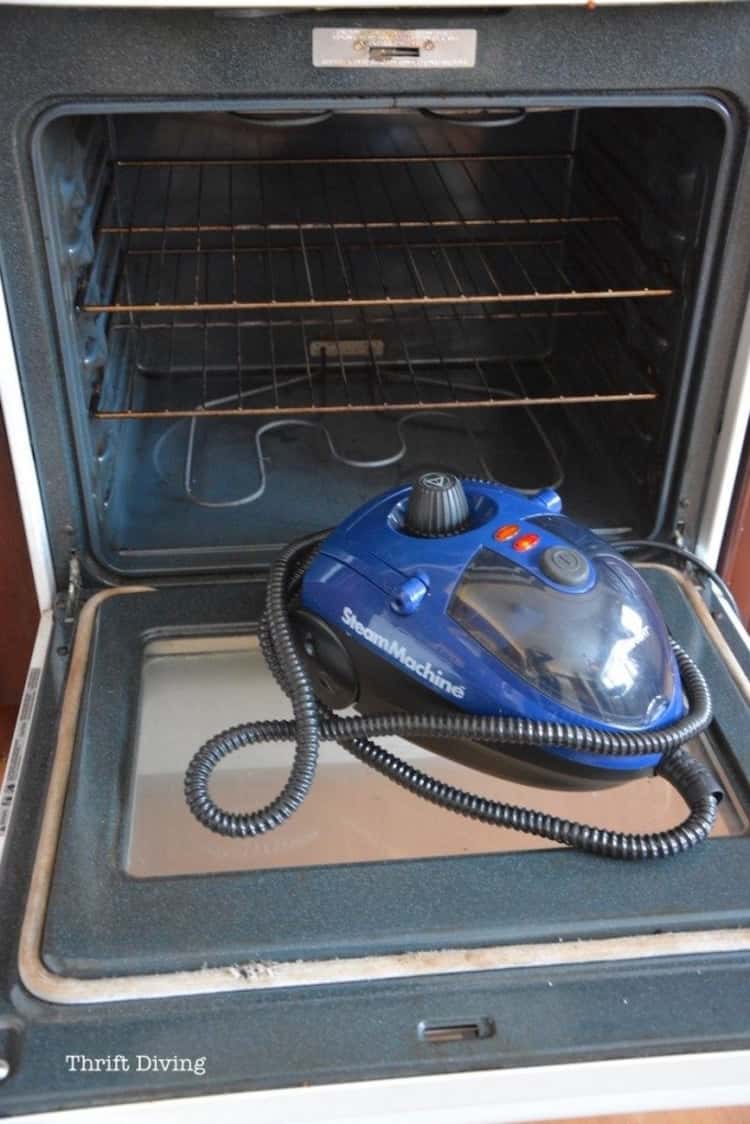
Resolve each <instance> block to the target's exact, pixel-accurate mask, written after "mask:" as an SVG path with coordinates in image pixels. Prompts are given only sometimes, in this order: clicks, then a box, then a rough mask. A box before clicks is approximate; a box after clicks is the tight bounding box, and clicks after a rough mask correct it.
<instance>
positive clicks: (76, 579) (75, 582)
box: [63, 551, 81, 625]
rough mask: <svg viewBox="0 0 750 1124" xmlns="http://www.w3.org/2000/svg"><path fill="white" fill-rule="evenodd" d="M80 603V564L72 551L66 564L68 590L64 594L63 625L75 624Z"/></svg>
mask: <svg viewBox="0 0 750 1124" xmlns="http://www.w3.org/2000/svg"><path fill="white" fill-rule="evenodd" d="M80 603H81V563H80V560H79V558H78V554H77V553H76V552H75V551H73V553H72V554H71V556H70V562H69V563H68V588H67V590H66V593H65V609H64V613H63V623H64V624H66V625H73V624H75V622H76V620H77V619H78V608H79V605H80Z"/></svg>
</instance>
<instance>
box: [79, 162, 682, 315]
mask: <svg viewBox="0 0 750 1124" xmlns="http://www.w3.org/2000/svg"><path fill="white" fill-rule="evenodd" d="M569 172H570V157H569V156H566V155H560V156H521V157H512V158H510V157H508V156H487V155H481V156H480V155H476V156H455V155H451V156H446V157H437V158H435V157H422V156H418V157H409V158H407V157H382V158H381V157H358V158H333V159H328V160H312V159H300V160H285V161H278V160H226V161H179V160H175V161H141V162H120V163H118V164H116V165H115V166H114V168H113V178H112V188H111V191H110V193H109V196H108V198H107V200H106V201H105V204H104V207H103V211H102V217H101V220H100V222H99V225H98V227H97V232H96V246H97V250H96V257H95V260H94V263H93V265H92V267H91V269H90V271H89V274H88V277H87V279H86V282H85V283H84V285H83V286H82V288H81V291H80V294H79V301H78V304H79V308H80V310H81V311H82V312H84V313H90V314H100V313H129V314H132V315H133V316H134V317H135V316H145V315H151V314H153V313H164V312H174V313H182V312H195V311H196V310H204V311H231V310H235V311H264V310H265V311H268V310H278V309H290V310H295V309H298V310H303V311H310V310H315V309H329V308H356V307H363V308H364V307H381V308H382V307H386V308H387V307H395V306H399V307H401V306H417V307H419V306H428V305H441V304H442V305H471V304H477V303H481V304H502V303H525V302H539V301H580V300H588V299H591V298H597V299H602V300H606V299H613V298H615V299H619V298H633V299H635V298H646V297H648V298H655V297H666V296H669V295H670V294H672V293H673V291H674V288H673V285H672V282H671V279H670V277H669V275H668V272H667V270H666V269H665V267H664V266H663V264H660V263H658V262H656V261H654V260H652V257H651V255H649V254H648V252H647V251H645V250H644V249H643V248H642V247H640V246H639V244H638V241H637V239H636V238H635V237H634V236H633V232H632V230H631V229H630V227H629V226H628V224H626V223H625V222H623V221H621V219H620V218H619V217H618V216H617V214H616V213H615V212H614V209H613V208H612V207H609V206H607V201H606V199H603V198H602V197H601V195H598V194H597V193H596V192H595V189H594V186H593V185H591V184H586V186H585V187H584V188H583V189H582V188H581V187H580V186H577V187H576V188H575V190H574V189H573V188H572V187H571V186H570V184H571V180H570V177H569ZM583 182H584V184H585V181H583Z"/></svg>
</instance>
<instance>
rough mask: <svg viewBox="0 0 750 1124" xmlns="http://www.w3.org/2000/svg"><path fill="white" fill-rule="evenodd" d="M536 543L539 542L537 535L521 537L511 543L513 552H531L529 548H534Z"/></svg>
mask: <svg viewBox="0 0 750 1124" xmlns="http://www.w3.org/2000/svg"><path fill="white" fill-rule="evenodd" d="M538 542H539V535H533V534H528V535H521V536H520V538H517V539H516V541H515V542H514V543H513V549H514V550H521V551H525V550H531V548H532V547H534V546H536V544H537V543H538Z"/></svg>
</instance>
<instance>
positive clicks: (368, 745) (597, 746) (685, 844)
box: [185, 532, 722, 859]
mask: <svg viewBox="0 0 750 1124" xmlns="http://www.w3.org/2000/svg"><path fill="white" fill-rule="evenodd" d="M325 535H326V532H322V533H319V534H316V535H311V536H308V537H307V538H305V539H301V540H299V541H298V542H296V543H293V544H291V545H290V546H288V547H287V548H286V549H285V550H284V551H283V553H282V554H281V555H280V557H279V559H278V560H277V562H276V563H275V565H274V566H273V568H272V570H271V575H270V579H269V583H268V589H267V595H266V607H265V612H264V615H263V618H262V620H261V623H260V633H259V635H260V643H261V648H262V651H263V654H264V656H265V659H266V662H267V663H268V666H269V668H270V669H271V671H272V673H273V675H274V678H275V679H276V681H277V683H278V684H279V686H280V687H281V688H282V690H283V691H284V692H285V694H286V695H288V697H289V699H290V701H291V703H292V708H293V711H294V719H292V720H289V721H285V720H278V721H273V720H272V721H259V722H248V723H245V724H243V725H241V726H234V727H233V728H232V729H230V730H226V731H225V732H224V733H221V734H217V735H216V736H215V737H213V738H211V739H210V740H209V741H208V742H206V744H205V745H204V746H202V747H201V749H199V750H198V752H197V753H196V754H195V756H194V757H193V759H192V761H191V762H190V765H189V767H188V769H187V772H186V774H185V798H186V800H187V803H188V806H189V808H190V811H191V812H192V813H193V815H194V816H195V817H196V818H197V819H198V820H200V822H201V823H202V824H203V825H204V826H205V827H207V828H209V829H210V830H211V831H214V832H216V833H218V834H219V835H226V836H232V837H246V836H255V835H260V834H262V833H263V832H266V831H272V830H273V829H274V828H276V827H279V826H280V825H281V824H282V823H284V822H285V820H287V819H289V817H290V816H291V815H292V814H293V813H294V812H295V811H296V809H297V808H298V807H299V806H300V804H301V803H302V801H303V800H304V799H305V797H306V796H307V793H308V792H309V790H310V786H311V785H312V782H313V779H314V776H315V770H316V766H317V760H318V749H319V746H320V743H321V741H335V742H338V743H339V744H340V745H342V746H343V747H344V748H345V749H347V750H348V751H349V752H350V753H352V754H353V755H354V756H355V757H356V758H357V759H358V760H359V761H362V762H364V764H365V765H369V766H370V767H371V768H373V769H375V770H377V772H379V773H381V774H382V775H383V776H384V777H388V778H389V779H390V780H392V781H395V783H396V784H399V785H401V786H402V788H406V789H408V791H409V792H412V793H414V795H415V796H421V797H422V798H423V799H424V800H428V801H430V803H432V804H437V805H438V806H439V807H441V808H447V809H449V810H450V811H452V812H458V813H460V814H461V815H463V816H468V817H469V818H471V819H475V820H480V821H481V822H483V823H490V824H495V825H496V826H498V827H509V828H513V829H514V830H516V831H523V832H526V833H528V834H530V835H539V836H542V837H543V838H545V839H551V840H553V841H554V842H555V843H560V844H564V845H565V846H568V847H575V848H577V849H578V850H581V851H588V852H590V853H592V854H597V855H604V856H607V857H609V858H616V859H653V858H661V857H664V856H667V855H674V854H678V853H679V852H681V851H687V850H689V849H690V848H691V847H694V846H695V845H696V844H697V843H700V842H701V841H702V840H703V839H705V838H706V836H707V835H708V834H709V833H710V831H711V829H712V827H713V825H714V822H715V820H716V814H717V808H718V804H719V801H720V799H721V796H722V793H721V789H720V787H719V785H718V784H717V783H716V780H715V779H714V777H713V776H712V775H711V773H710V772H709V771H708V769H706V768H705V766H703V765H701V764H700V763H699V762H698V761H696V760H695V759H694V758H692V757H691V756H690V754H689V753H688V752H687V750H685V749H684V748H682V747H683V744H684V743H685V742H687V741H689V740H690V739H691V738H693V737H695V736H696V735H697V734H699V733H701V731H703V730H705V729H706V727H707V726H708V724H709V723H710V721H711V697H710V694H709V691H708V687H707V685H706V681H705V679H704V678H703V675H702V674H701V672H700V671H699V669H698V668H697V667H696V665H695V664H694V663H693V661H692V660H691V659H690V657H689V656H688V654H687V653H686V652H684V651H683V650H682V648H680V646H679V645H678V644H676V643H675V642H674V641H672V646H673V649H674V653H675V657H676V659H677V663H678V665H679V668H680V673H681V675H682V681H683V685H684V687H685V692H686V694H687V696H688V699H689V702H690V711H689V713H688V714H687V715H686V716H685V717H684V718H682V719H681V720H680V721H679V722H676V723H675V724H674V725H672V726H669V727H666V728H665V729H662V730H654V731H649V732H645V733H626V732H622V733H612V732H609V731H606V730H595V729H591V728H589V727H586V726H573V725H569V724H567V723H561V722H537V721H532V720H530V719H526V718H508V717H501V716H495V715H479V714H444V715H440V714H438V715H427V714H380V715H368V716H357V717H352V718H349V717H342V716H340V715H338V714H336V713H335V712H334V711H332V710H331V709H330V708H329V707H327V706H325V705H324V704H323V703H321V702H320V700H319V699H317V698H316V696H315V693H314V691H313V688H312V684H311V682H310V679H309V677H308V675H307V672H306V670H305V667H304V665H303V663H302V660H301V659H300V656H299V654H298V652H297V647H296V644H295V641H294V636H293V633H292V626H291V622H290V619H289V612H288V605H289V603H290V601H291V600H292V598H293V597H294V594H295V592H296V590H297V588H298V586H299V583H300V582H301V579H302V576H303V574H304V572H305V569H306V568H307V565H308V563H309V561H310V558H311V556H312V553H313V552H314V550H315V548H316V546H317V544H318V543H319V542H320V540H321V539H323V538H324V537H325ZM389 734H400V735H401V736H402V737H406V738H409V737H418V736H426V735H429V737H431V738H440V737H450V738H455V737H463V738H474V739H478V740H482V741H485V742H486V741H490V742H492V741H494V742H498V743H512V744H514V745H528V746H538V747H542V748H543V747H545V746H564V747H566V748H570V749H575V750H580V751H583V752H586V753H595V754H602V755H607V756H620V757H622V756H633V755H640V754H649V753H659V754H662V760H661V762H660V763H659V765H658V767H657V769H656V772H657V774H658V775H659V776H661V777H664V779H665V780H667V781H669V783H670V784H671V785H673V787H674V788H675V789H676V790H677V791H678V792H679V793H680V795H681V796H682V797H683V799H684V800H685V801H686V803H687V804H688V806H689V808H690V814H689V815H688V817H687V818H686V819H685V820H684V821H683V822H682V823H681V824H679V825H678V826H677V827H674V828H671V829H669V830H668V831H659V832H654V833H650V834H644V835H639V834H631V833H627V832H617V831H608V830H606V829H604V828H598V827H589V826H587V825H585V824H580V823H575V822H571V821H570V820H565V819H561V818H560V817H558V816H551V815H548V814H547V813H545V812H538V811H534V810H533V809H529V808H523V807H519V806H518V805H514V804H505V803H502V802H501V801H497V800H488V799H485V798H484V797H482V796H477V795H474V794H473V793H469V792H464V791H462V790H461V789H459V788H455V787H454V786H452V785H449V784H446V783H445V782H443V781H440V780H438V779H436V778H435V777H431V776H429V775H428V774H426V773H422V772H421V771H420V770H419V769H415V768H414V767H413V766H412V765H409V764H408V763H407V762H405V761H402V760H401V759H400V758H398V757H396V756H395V755H394V754H392V753H389V752H388V751H387V750H386V749H383V748H382V747H381V746H379V745H377V744H376V743H375V742H373V741H370V738H371V737H373V736H376V737H384V736H386V735H389ZM258 742H293V743H294V744H295V746H296V749H295V754H294V761H293V764H292V769H291V772H290V774H289V777H288V779H287V782H286V784H285V785H284V788H283V789H282V791H281V792H280V793H279V795H278V796H277V797H276V798H275V799H274V800H272V801H271V803H270V804H267V805H266V806H265V807H264V808H260V809H258V810H257V811H255V812H243V813H234V812H227V811H225V810H224V809H222V808H220V807H219V806H218V805H217V804H215V803H214V801H213V800H212V799H211V797H210V796H209V794H208V786H209V782H210V779H211V774H212V773H213V770H214V769H215V768H216V766H217V765H218V764H219V762H220V761H221V760H222V759H223V758H224V757H226V756H227V755H228V754H230V753H234V752H235V750H238V749H244V748H245V747H247V746H251V745H255V744H256V743H258Z"/></svg>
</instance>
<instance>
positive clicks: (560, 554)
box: [539, 546, 589, 585]
mask: <svg viewBox="0 0 750 1124" xmlns="http://www.w3.org/2000/svg"><path fill="white" fill-rule="evenodd" d="M539 567H540V569H541V571H542V573H543V574H545V575H546V576H547V577H548V578H549V579H550V581H553V582H557V583H558V585H584V583H585V582H586V581H587V580H588V576H589V564H588V562H587V561H586V559H585V558H584V556H583V555H582V554H581V553H580V551H578V550H574V549H573V548H572V547H570V546H549V547H547V549H546V550H545V551H544V553H543V554H542V556H541V558H540V559H539Z"/></svg>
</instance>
